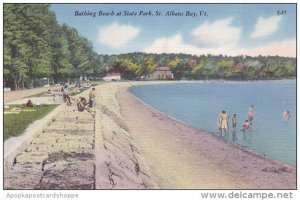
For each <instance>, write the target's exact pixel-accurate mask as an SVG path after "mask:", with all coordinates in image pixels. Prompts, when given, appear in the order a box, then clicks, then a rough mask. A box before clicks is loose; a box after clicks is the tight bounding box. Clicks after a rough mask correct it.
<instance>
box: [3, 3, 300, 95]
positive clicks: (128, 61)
mask: <svg viewBox="0 0 300 200" xmlns="http://www.w3.org/2000/svg"><path fill="white" fill-rule="evenodd" d="M49 7H50V5H49V4H4V19H3V21H4V33H3V35H4V43H3V47H4V54H3V56H4V66H3V68H4V73H3V76H4V87H11V88H12V89H15V90H18V89H20V88H29V87H36V86H39V84H40V80H41V79H43V78H49V79H50V80H51V81H52V82H53V83H60V82H75V81H78V80H79V78H80V77H81V76H86V77H91V78H101V77H103V76H104V75H105V73H106V72H109V71H118V72H120V73H121V75H122V78H123V79H129V80H133V79H137V78H140V77H143V76H144V77H147V76H149V75H151V74H152V73H153V72H154V71H155V69H156V68H157V67H160V66H168V67H169V68H170V70H171V71H172V72H173V74H174V79H176V80H180V79H188V80H199V79H234V80H245V79H253V80H255V79H282V78H295V77H296V58H288V57H280V56H257V57H250V56H242V55H241V56H234V57H232V56H226V55H209V54H208V55H200V56H196V55H189V54H166V53H164V54H146V53H139V52H135V53H127V54H120V55H98V54H97V53H96V52H94V50H93V46H92V43H91V42H90V41H88V40H87V39H86V38H84V37H82V36H81V35H79V33H78V31H77V30H76V29H75V28H72V27H70V26H68V25H67V24H62V25H60V24H59V23H58V22H57V20H56V16H55V13H54V12H53V11H51V10H50V9H49Z"/></svg>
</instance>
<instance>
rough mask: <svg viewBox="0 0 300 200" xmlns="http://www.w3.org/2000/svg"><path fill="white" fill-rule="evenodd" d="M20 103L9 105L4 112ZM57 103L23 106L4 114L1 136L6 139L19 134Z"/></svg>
mask: <svg viewBox="0 0 300 200" xmlns="http://www.w3.org/2000/svg"><path fill="white" fill-rule="evenodd" d="M16 106H21V105H10V108H9V109H5V110H4V111H5V112H10V111H11V108H13V107H16ZM55 107H57V105H41V106H38V107H34V108H23V109H22V111H21V112H19V113H10V114H4V133H3V138H4V140H7V139H8V138H10V137H13V136H19V135H20V134H22V133H23V132H24V130H25V129H26V128H27V127H28V125H29V124H31V123H32V122H34V121H36V120H38V119H41V118H42V117H44V116H45V115H47V114H48V113H49V112H51V111H52V110H53V109H54V108H55Z"/></svg>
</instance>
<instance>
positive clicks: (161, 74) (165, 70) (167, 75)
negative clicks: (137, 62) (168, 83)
mask: <svg viewBox="0 0 300 200" xmlns="http://www.w3.org/2000/svg"><path fill="white" fill-rule="evenodd" d="M151 77H152V79H155V80H169V79H173V77H174V76H173V73H172V72H171V70H170V67H168V66H164V67H157V68H156V70H155V71H154V72H153V73H152V76H151Z"/></svg>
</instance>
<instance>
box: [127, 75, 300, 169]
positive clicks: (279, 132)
mask: <svg viewBox="0 0 300 200" xmlns="http://www.w3.org/2000/svg"><path fill="white" fill-rule="evenodd" d="M130 91H131V92H132V93H133V94H134V95H136V96H137V97H138V98H140V99H141V100H142V101H144V102H145V103H147V104H149V105H150V106H152V107H154V108H156V109H157V110H159V111H161V112H163V113H165V114H167V115H169V116H171V117H173V118H175V119H178V120H180V121H183V122H185V123H187V124H190V125H192V126H194V127H197V128H200V129H202V130H206V131H208V132H213V133H216V132H217V129H218V116H219V114H220V112H221V111H222V110H225V111H226V112H227V113H228V114H229V117H230V119H229V122H230V130H229V134H228V135H227V136H225V137H224V139H226V140H228V141H230V142H232V143H234V144H238V145H240V146H242V147H244V148H246V149H248V150H251V151H253V152H255V153H258V154H260V155H265V156H266V157H269V158H272V159H276V160H280V161H282V162H285V163H289V164H291V165H293V166H295V165H296V81H295V80H286V81H270V82H235V83H175V84H161V85H145V86H135V87H132V88H130ZM250 105H254V112H253V113H254V114H253V117H254V120H253V126H252V130H251V131H249V132H247V133H244V132H243V131H241V129H242V124H243V123H244V122H245V120H246V119H247V118H248V107H249V106H250ZM285 110H289V111H290V113H291V115H290V119H289V120H288V121H284V120H283V119H282V115H283V112H284V111H285ZM234 113H236V114H237V131H236V133H235V134H234V133H233V132H232V128H231V118H232V116H233V114H234Z"/></svg>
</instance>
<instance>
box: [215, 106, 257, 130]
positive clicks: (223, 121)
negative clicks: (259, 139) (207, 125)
mask: <svg viewBox="0 0 300 200" xmlns="http://www.w3.org/2000/svg"><path fill="white" fill-rule="evenodd" d="M231 121H232V123H231V124H232V130H233V131H234V132H235V131H236V126H237V115H236V114H233V117H232V120H231ZM252 121H253V105H251V106H250V107H249V109H248V119H247V120H245V122H244V124H243V125H242V130H243V131H245V132H248V131H249V130H250V128H251V126H252ZM228 130H229V115H228V114H227V113H226V111H225V110H223V111H222V112H221V114H220V116H219V132H220V133H221V134H222V135H223V134H226V133H227V132H228Z"/></svg>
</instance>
